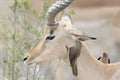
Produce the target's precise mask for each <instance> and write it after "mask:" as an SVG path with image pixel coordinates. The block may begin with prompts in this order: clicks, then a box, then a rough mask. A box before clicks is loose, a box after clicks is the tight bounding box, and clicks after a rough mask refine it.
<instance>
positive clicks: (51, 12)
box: [47, 0, 73, 26]
mask: <svg viewBox="0 0 120 80" xmlns="http://www.w3.org/2000/svg"><path fill="white" fill-rule="evenodd" d="M72 1H73V0H59V1H56V3H55V4H53V5H52V6H51V7H50V8H49V9H48V12H47V17H48V23H47V24H48V25H49V26H57V25H58V23H57V22H56V21H55V17H56V15H57V14H58V13H59V12H60V11H62V10H63V9H65V8H66V7H67V6H69V5H70V4H71V2H72Z"/></svg>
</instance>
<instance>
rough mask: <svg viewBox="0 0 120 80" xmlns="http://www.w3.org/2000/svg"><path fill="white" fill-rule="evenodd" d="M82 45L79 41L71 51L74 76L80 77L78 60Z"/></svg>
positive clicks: (70, 58) (70, 56)
mask: <svg viewBox="0 0 120 80" xmlns="http://www.w3.org/2000/svg"><path fill="white" fill-rule="evenodd" d="M81 48H82V44H81V42H79V41H76V44H75V45H74V46H72V47H70V49H69V60H70V64H71V67H72V72H73V75H74V76H77V75H78V70H77V58H78V57H79V55H80V52H81Z"/></svg>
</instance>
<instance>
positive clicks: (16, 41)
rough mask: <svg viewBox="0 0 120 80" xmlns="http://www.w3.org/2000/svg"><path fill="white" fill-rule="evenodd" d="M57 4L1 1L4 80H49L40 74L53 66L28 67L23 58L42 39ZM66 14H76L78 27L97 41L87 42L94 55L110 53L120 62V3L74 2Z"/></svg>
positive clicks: (1, 72)
mask: <svg viewBox="0 0 120 80" xmlns="http://www.w3.org/2000/svg"><path fill="white" fill-rule="evenodd" d="M55 1H56V0H0V11H1V12H0V80H45V79H43V78H44V76H42V77H41V76H40V75H42V74H43V73H44V71H46V68H45V66H49V64H47V63H44V66H43V65H40V66H37V65H32V66H27V65H25V64H23V56H24V54H25V53H26V52H27V51H29V50H30V48H31V47H32V46H33V45H34V44H35V43H36V41H37V40H38V39H39V37H40V36H41V34H42V30H43V28H44V24H45V21H46V11H47V9H48V7H49V6H50V5H51V4H52V3H54V2H55ZM64 13H69V14H71V15H72V19H73V22H74V25H75V26H76V28H78V29H79V30H80V31H82V32H83V33H84V34H86V35H89V36H93V37H96V38H97V40H96V41H88V42H86V44H87V46H88V49H89V51H90V52H91V54H93V55H94V56H95V57H96V58H98V57H99V56H101V55H102V53H103V51H106V52H107V53H108V55H109V57H110V59H111V62H112V63H115V62H119V61H120V0H74V1H73V3H72V4H71V5H70V6H69V7H68V8H67V9H65V10H64ZM58 18H59V17H58ZM37 67H39V68H40V69H42V71H41V72H39V70H37ZM43 67H44V68H43ZM44 74H46V75H47V73H44ZM36 76H37V78H36Z"/></svg>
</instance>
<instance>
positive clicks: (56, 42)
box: [24, 0, 120, 80]
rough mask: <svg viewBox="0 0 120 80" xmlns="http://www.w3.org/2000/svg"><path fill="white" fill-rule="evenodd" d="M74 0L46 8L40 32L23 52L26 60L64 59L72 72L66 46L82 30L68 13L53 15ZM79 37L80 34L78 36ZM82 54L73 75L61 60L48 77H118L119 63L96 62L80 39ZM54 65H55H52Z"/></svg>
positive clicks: (96, 79) (115, 79) (89, 79)
mask: <svg viewBox="0 0 120 80" xmlns="http://www.w3.org/2000/svg"><path fill="white" fill-rule="evenodd" d="M72 1H73V0H59V1H57V2H56V3H55V4H54V5H53V6H52V7H50V8H49V10H48V12H47V16H48V19H47V24H46V26H45V29H44V33H43V35H42V36H41V37H40V39H39V41H38V42H37V43H36V44H35V46H33V48H32V49H31V50H30V51H29V52H28V53H26V54H25V58H24V60H25V62H26V63H27V64H32V63H37V64H41V63H43V62H47V61H56V62H55V63H56V64H57V63H58V62H59V61H57V60H59V59H63V62H64V63H65V64H67V65H68V69H70V72H71V73H72V70H71V67H70V63H69V59H68V56H69V53H68V51H67V48H66V46H68V47H71V46H73V45H74V44H75V42H76V39H78V37H79V35H82V32H80V31H78V30H77V29H76V28H75V27H74V25H73V24H72V20H71V18H70V16H69V15H64V16H63V17H62V18H61V20H60V21H57V20H56V18H55V17H56V15H57V14H58V13H59V12H60V11H62V10H63V9H65V8H66V7H67V6H68V5H69V4H71V2H72ZM80 38H81V37H80ZM81 43H82V48H81V54H80V56H79V57H78V59H77V66H78V75H77V76H75V77H74V76H72V75H71V73H69V72H68V73H67V75H69V76H72V78H69V79H67V78H66V77H65V73H64V72H65V71H66V70H65V69H64V68H63V67H62V65H63V64H60V65H61V66H59V67H58V68H57V71H56V72H55V73H54V78H52V79H50V80H72V79H75V80H76V79H77V80H120V63H119V62H118V63H111V64H104V63H101V62H99V61H98V60H97V59H96V58H95V57H94V56H92V54H91V53H90V52H89V51H88V48H87V46H86V45H85V43H84V42H83V41H81ZM53 67H54V66H53Z"/></svg>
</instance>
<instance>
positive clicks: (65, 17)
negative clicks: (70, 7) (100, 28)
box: [62, 14, 73, 24]
mask: <svg viewBox="0 0 120 80" xmlns="http://www.w3.org/2000/svg"><path fill="white" fill-rule="evenodd" d="M62 21H65V22H68V23H70V24H73V22H72V19H71V16H70V15H69V14H65V15H63V16H62Z"/></svg>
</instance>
